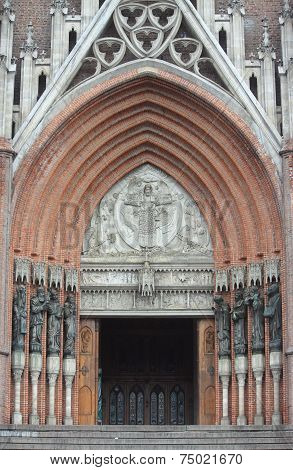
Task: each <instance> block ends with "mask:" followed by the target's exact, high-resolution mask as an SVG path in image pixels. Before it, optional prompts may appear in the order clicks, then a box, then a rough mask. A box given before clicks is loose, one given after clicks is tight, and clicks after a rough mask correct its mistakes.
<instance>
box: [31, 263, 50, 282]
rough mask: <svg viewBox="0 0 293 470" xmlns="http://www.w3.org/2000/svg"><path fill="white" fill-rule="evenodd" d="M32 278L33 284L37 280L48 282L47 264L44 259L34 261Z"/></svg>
mask: <svg viewBox="0 0 293 470" xmlns="http://www.w3.org/2000/svg"><path fill="white" fill-rule="evenodd" d="M32 279H33V284H36V283H37V282H38V283H39V284H43V285H46V282H47V265H46V263H44V262H42V261H38V262H36V263H32Z"/></svg>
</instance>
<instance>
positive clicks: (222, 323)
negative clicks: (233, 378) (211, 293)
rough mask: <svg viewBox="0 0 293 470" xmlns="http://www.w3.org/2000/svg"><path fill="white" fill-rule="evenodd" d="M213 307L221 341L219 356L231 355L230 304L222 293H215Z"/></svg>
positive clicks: (219, 340)
mask: <svg viewBox="0 0 293 470" xmlns="http://www.w3.org/2000/svg"><path fill="white" fill-rule="evenodd" d="M214 302H215V306H214V307H213V310H214V313H215V320H216V328H217V336H218V342H219V357H229V356H230V354H231V340H230V329H231V327H230V325H231V322H230V317H231V315H230V306H229V305H228V304H227V302H225V301H224V298H223V297H222V296H221V295H215V297H214Z"/></svg>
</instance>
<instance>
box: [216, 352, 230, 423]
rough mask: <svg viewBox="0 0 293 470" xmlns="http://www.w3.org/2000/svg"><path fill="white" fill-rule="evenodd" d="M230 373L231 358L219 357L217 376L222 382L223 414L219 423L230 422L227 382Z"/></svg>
mask: <svg viewBox="0 0 293 470" xmlns="http://www.w3.org/2000/svg"><path fill="white" fill-rule="evenodd" d="M231 373H232V367H231V359H230V358H228V357H222V358H220V359H219V376H220V379H221V383H222V391H223V395H222V402H223V415H222V419H221V424H222V425H223V426H224V425H228V424H230V419H229V382H230V377H231Z"/></svg>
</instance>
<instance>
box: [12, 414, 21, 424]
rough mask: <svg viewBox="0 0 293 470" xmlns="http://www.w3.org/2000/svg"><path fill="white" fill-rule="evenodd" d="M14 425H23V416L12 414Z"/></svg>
mask: <svg viewBox="0 0 293 470" xmlns="http://www.w3.org/2000/svg"><path fill="white" fill-rule="evenodd" d="M12 424H22V414H21V413H17V412H14V413H12Z"/></svg>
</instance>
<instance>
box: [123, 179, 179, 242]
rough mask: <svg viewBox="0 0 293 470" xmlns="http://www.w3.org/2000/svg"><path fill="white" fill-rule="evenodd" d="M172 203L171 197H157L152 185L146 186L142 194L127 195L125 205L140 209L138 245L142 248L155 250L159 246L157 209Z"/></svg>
mask: <svg viewBox="0 0 293 470" xmlns="http://www.w3.org/2000/svg"><path fill="white" fill-rule="evenodd" d="M171 203H172V197H171V195H161V196H160V197H155V196H154V195H153V188H152V185H151V184H146V185H145V186H144V189H143V192H142V194H136V193H135V194H128V195H127V199H126V200H125V204H126V205H130V206H134V207H137V208H138V217H139V223H138V243H139V245H140V247H141V248H153V247H155V246H156V245H157V241H156V231H157V218H158V213H157V208H158V207H159V206H162V205H165V204H171Z"/></svg>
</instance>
